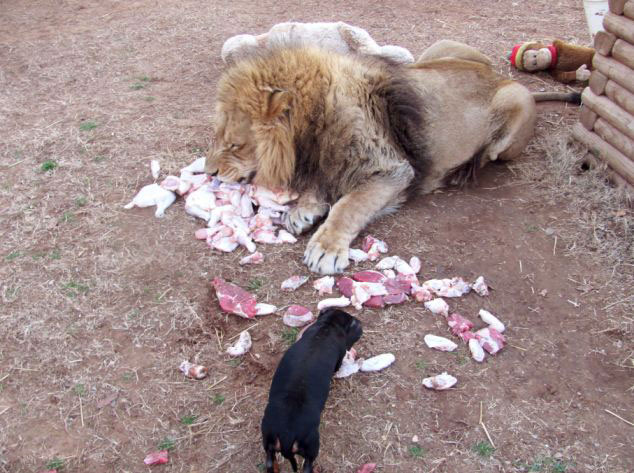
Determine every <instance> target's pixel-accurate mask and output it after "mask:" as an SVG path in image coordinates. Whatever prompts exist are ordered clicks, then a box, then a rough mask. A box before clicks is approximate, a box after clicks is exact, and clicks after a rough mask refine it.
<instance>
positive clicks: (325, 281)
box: [313, 276, 335, 296]
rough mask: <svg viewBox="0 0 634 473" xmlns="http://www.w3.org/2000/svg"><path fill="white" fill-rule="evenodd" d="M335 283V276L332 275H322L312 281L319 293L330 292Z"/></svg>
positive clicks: (321, 294)
mask: <svg viewBox="0 0 634 473" xmlns="http://www.w3.org/2000/svg"><path fill="white" fill-rule="evenodd" d="M334 285H335V278H334V277H332V276H324V277H323V278H319V279H316V280H315V281H314V282H313V287H314V288H315V289H317V291H319V295H320V296H323V295H324V294H332V288H333V286H334Z"/></svg>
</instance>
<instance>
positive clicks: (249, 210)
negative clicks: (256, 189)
mask: <svg viewBox="0 0 634 473" xmlns="http://www.w3.org/2000/svg"><path fill="white" fill-rule="evenodd" d="M252 216H253V203H252V202H251V197H249V196H248V195H247V194H243V195H242V197H240V217H242V218H250V217H252Z"/></svg>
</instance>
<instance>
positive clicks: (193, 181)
mask: <svg viewBox="0 0 634 473" xmlns="http://www.w3.org/2000/svg"><path fill="white" fill-rule="evenodd" d="M180 180H181V181H183V182H186V183H187V184H189V186H190V190H191V191H195V190H196V189H199V188H201V187H202V186H204V185H205V184H207V183H208V182H209V177H207V175H206V174H191V173H188V172H182V173H181V177H180Z"/></svg>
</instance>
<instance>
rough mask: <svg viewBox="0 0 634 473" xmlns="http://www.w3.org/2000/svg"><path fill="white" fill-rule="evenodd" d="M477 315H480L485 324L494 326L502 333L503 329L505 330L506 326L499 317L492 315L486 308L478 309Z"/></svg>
mask: <svg viewBox="0 0 634 473" xmlns="http://www.w3.org/2000/svg"><path fill="white" fill-rule="evenodd" d="M478 315H479V316H480V318H481V319H482V321H483V322H484V323H485V324H487V325H488V326H489V327H491V328H494V329H495V330H497V331H498V332H500V333H502V332H504V330H506V327H505V326H504V324H503V323H502V322H500V319H498V318H497V317H496V316H495V315H493V314H492V313H491V312H489V311H488V310H484V309H480V312H479V313H478Z"/></svg>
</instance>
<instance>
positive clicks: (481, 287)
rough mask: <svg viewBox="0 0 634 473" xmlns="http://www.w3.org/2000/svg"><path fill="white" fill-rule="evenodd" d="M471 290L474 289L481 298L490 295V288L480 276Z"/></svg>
mask: <svg viewBox="0 0 634 473" xmlns="http://www.w3.org/2000/svg"><path fill="white" fill-rule="evenodd" d="M471 289H473V290H474V291H475V292H476V293H477V294H478V295H480V296H483V297H484V296H488V295H489V288H488V286H487V284H486V283H485V282H484V277H483V276H479V277H478V279H476V280H475V281H474V283H473V284H472V285H471Z"/></svg>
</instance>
